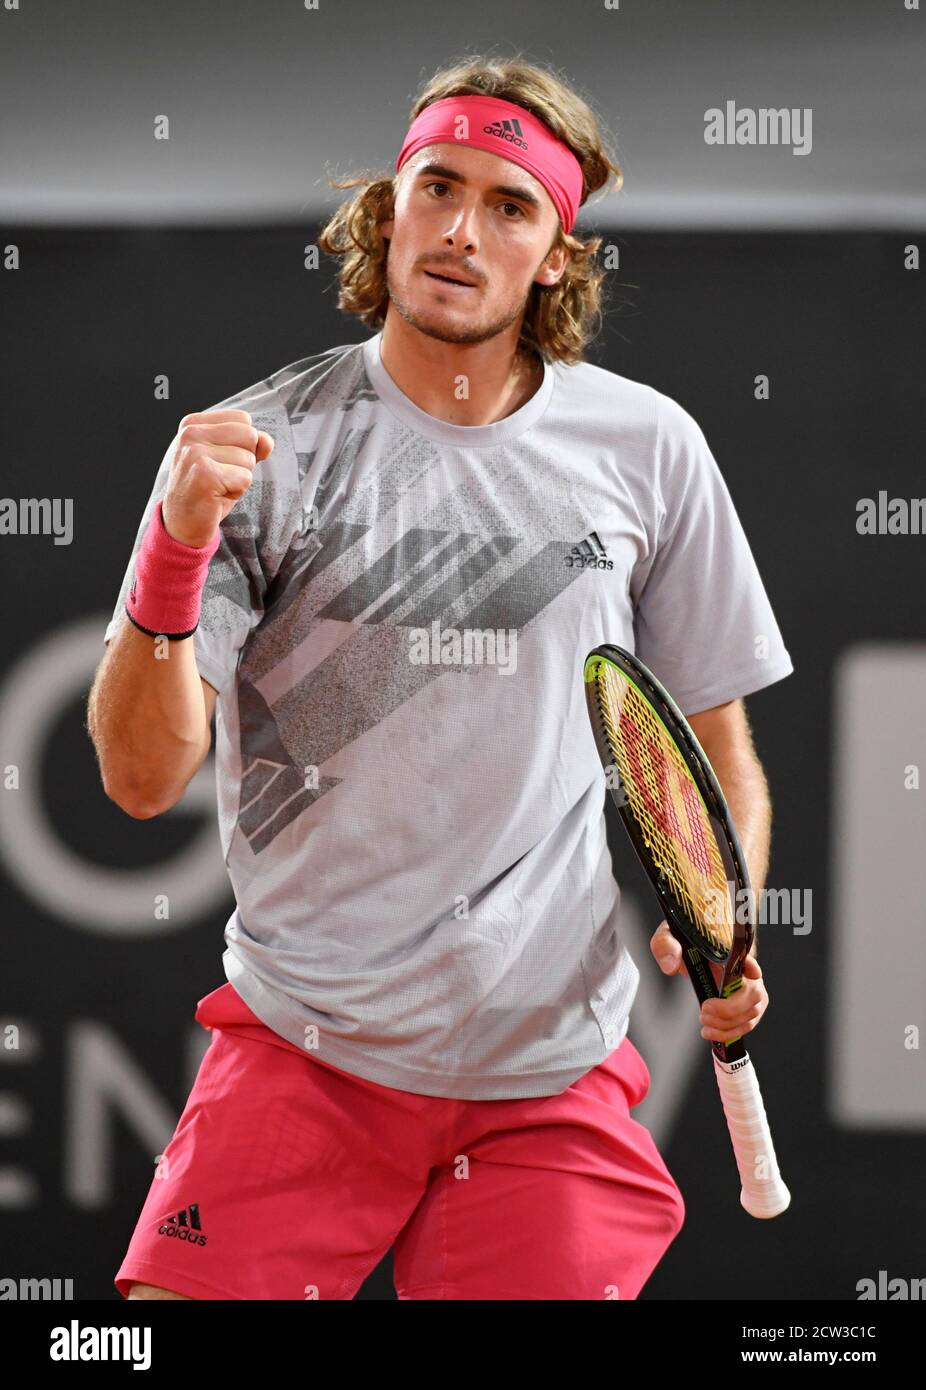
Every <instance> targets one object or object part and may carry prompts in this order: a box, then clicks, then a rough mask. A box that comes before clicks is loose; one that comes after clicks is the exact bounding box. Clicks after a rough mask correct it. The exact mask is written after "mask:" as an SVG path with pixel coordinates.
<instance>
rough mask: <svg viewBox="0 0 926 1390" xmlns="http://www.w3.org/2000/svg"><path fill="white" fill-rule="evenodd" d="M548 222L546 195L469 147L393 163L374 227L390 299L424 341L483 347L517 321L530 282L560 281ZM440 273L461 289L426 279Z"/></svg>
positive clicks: (562, 259)
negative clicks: (460, 282)
mask: <svg viewBox="0 0 926 1390" xmlns="http://www.w3.org/2000/svg"><path fill="white" fill-rule="evenodd" d="M558 226H559V219H558V216H557V213H556V208H555V207H554V206H553V202H552V200H551V198H550V195H549V194H548V193H547V191H546V189H545V188H544V186H543V184H542V183H540V182H539V181H538V180H537V179H535V178H534V177H533V175H531V174H529V173H528V172H527V170H526V169H522V168H521V166H520V165H519V164H513V163H512V162H511V160H508V159H502V158H500V157H499V156H498V155H495V154H489V152H488V151H487V150H477V149H473V148H472V146H469V145H460V144H457V143H438V144H434V145H427V146H425V148H424V149H421V150H419V151H418V152H417V153H416V154H414V155H413V156H412V158H411V159H410V160H409V161H408V162H407V163H406V164H404V165H403V166H402V169H401V172H400V174H399V177H398V186H397V190H396V195H395V208H394V213H393V217H392V218H390V220H389V221H388V222H383V223H382V224H381V228H380V230H381V231H382V234H383V236H384V237H385V238H386V239H387V240H388V242H389V250H388V255H387V257H386V283H387V287H388V290H389V297H390V300H391V302H392V304H394V305H395V308H396V310H397V312H398V313H399V314H401V316H402V318H403V319H405V320H406V322H407V323H409V324H411V325H412V327H413V328H417V329H419V330H420V332H422V333H425V334H427V335H428V336H429V337H432V338H439V339H441V340H442V341H443V342H448V343H480V342H484V341H485V340H486V339H488V338H493V337H495V336H496V334H498V333H500V332H501V331H502V330H503V329H505V328H507V327H508V326H509V325H510V324H512V323H515V322H518V323H520V319H521V317H522V316H523V314H524V310H525V308H526V306H527V300H528V296H529V294H530V289H531V285H532V284H533V283H534V281H535V280H538V281H540V282H541V283H543V284H555V283H556V281H557V280H558V279H559V278H560V276H561V274H562V271H563V269H564V267H565V263H566V258H567V255H568V253H567V252H565V251H553V252H551V251H550V248H551V245H552V243H553V240H554V238H555V236H556V232H557V228H558ZM548 253H549V259H547V256H548ZM425 267H427V270H426V269H425ZM428 271H431V272H433V273H432V274H429V273H428ZM441 272H443V273H445V274H447V275H450V276H456V277H459V278H461V279H464V280H468V281H469V282H470V287H468V288H461V287H456V286H454V285H448V284H447V283H446V282H445V281H443V280H440V279H436V278H434V276H435V274H439V273H441Z"/></svg>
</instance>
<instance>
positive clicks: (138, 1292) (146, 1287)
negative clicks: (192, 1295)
mask: <svg viewBox="0 0 926 1390" xmlns="http://www.w3.org/2000/svg"><path fill="white" fill-rule="evenodd" d="M188 1297H189V1295H188V1294H185V1293H172V1292H171V1290H170V1289H159V1288H158V1287H157V1285H156V1284H133V1285H132V1287H131V1288H130V1289H129V1298H188Z"/></svg>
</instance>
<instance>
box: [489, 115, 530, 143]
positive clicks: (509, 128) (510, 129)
mask: <svg viewBox="0 0 926 1390" xmlns="http://www.w3.org/2000/svg"><path fill="white" fill-rule="evenodd" d="M482 128H483V130H484V131H485V133H486V135H497V136H498V138H499V140H507V141H508V143H509V144H511V145H517V147H518V149H520V150H526V149H527V141H526V140H525V139H524V135H523V133H522V131H521V122H520V121H519V120H518V119H517V117H516V116H513V117H512V118H511V120H510V121H493V122H492V124H491V125H484V126H483V127H482Z"/></svg>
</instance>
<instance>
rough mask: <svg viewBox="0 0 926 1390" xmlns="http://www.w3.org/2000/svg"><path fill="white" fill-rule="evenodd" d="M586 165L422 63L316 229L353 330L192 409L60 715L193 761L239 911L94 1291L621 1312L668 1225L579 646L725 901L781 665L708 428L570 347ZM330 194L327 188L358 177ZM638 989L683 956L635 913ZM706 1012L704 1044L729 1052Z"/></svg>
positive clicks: (584, 316) (147, 797)
mask: <svg viewBox="0 0 926 1390" xmlns="http://www.w3.org/2000/svg"><path fill="white" fill-rule="evenodd" d="M612 175H616V177H617V180H618V183H617V186H618V187H619V186H620V182H621V178H622V176H621V172H620V169H619V168H618V166H617V164H616V163H615V162H614V160H613V159H612V158H611V157H610V155H609V154H608V153H607V151H606V149H605V147H604V142H603V137H602V133H601V128H600V126H599V123H598V121H597V119H596V117H595V115H594V114H593V112H592V110H591V109H590V107H589V106H588V105H587V103H586V102H585V101H584V100H583V99H582V98H581V97H580V96H579V95H578V94H577V93H576V92H575V91H574V90H572V89H571V88H570V87H569V85H568V84H567V83H566V82H564V81H563V80H562V79H561V78H560V76H559V75H558V74H557V73H555V72H553V71H552V70H548V69H546V68H542V67H538V66H535V65H531V64H528V63H526V62H524V61H522V60H521V58H520V56H517V57H515V58H513V59H510V60H500V59H495V58H493V59H484V58H480V57H475V58H473V57H469V58H467V60H466V61H464V62H462V63H460V64H457V65H453V66H451V67H450V68H448V69H445V70H444V71H442V72H440V73H438V74H437V75H436V76H435V77H434V78H433V79H432V80H431V81H430V82H429V83H428V85H427V86H426V88H425V89H424V91H423V92H422V94H421V95H420V97H419V98H418V100H417V101H416V102H415V105H414V108H413V111H412V120H411V124H410V127H409V129H408V131H407V134H406V136H405V139H404V141H403V143H402V146H401V149H400V152H399V155H398V158H397V161H396V172H395V175H394V176H393V175H389V176H386V177H380V178H366V177H363V178H359V179H353V180H347V181H344V182H343V183H340V184H337V185H336V186H338V187H352V188H355V189H356V191H355V192H354V193H353V194H352V195H351V198H350V200H349V201H347V202H345V203H344V204H343V205H342V206H341V207H340V208H339V209H338V210H337V212H336V213H335V215H334V216H333V218H332V219H331V221H330V222H329V224H328V226H327V227H326V228H325V229H324V232H323V233H322V235H321V238H320V244H321V246H322V247H323V249H324V250H325V251H326V252H328V253H329V254H332V255H334V256H336V257H339V258H340V262H341V264H340V270H339V283H340V299H339V306H340V307H341V308H342V309H343V310H344V311H346V312H347V313H348V314H353V315H356V316H358V317H359V318H360V319H361V320H362V322H363V323H364V324H365V325H366V326H367V328H368V329H370V330H372V332H371V333H370V334H368V335H367V336H365V337H364V338H363V340H362V341H361V342H358V343H350V344H345V345H341V346H337V347H331V348H328V349H327V350H326V351H323V352H319V353H315V354H313V355H312V356H310V357H306V358H304V359H302V360H300V361H297V362H294V363H292V364H291V365H290V366H286V367H283V368H281V369H280V370H278V371H275V372H274V373H273V374H272V375H270V376H269V377H267V378H266V379H264V380H261V381H260V382H258V383H257V384H256V385H254V386H251V387H248V388H247V389H246V390H243V391H240V392H238V393H237V394H236V395H234V396H231V397H229V398H228V399H227V400H225V401H222V402H220V403H218V404H217V405H216V406H214V407H212V408H211V409H210V410H209V411H206V412H203V413H197V414H192V415H188V416H186V417H185V418H184V420H182V421H181V422H180V428H179V429H178V432H177V434H176V435H175V437H174V438H173V439H172V440H171V443H170V445H169V447H168V449H167V451H166V453H165V455H164V458H163V462H162V463H161V466H160V469H159V471H158V473H157V476H156V478H155V482H154V488H153V491H152V493H151V496H150V499H149V502H148V505H147V507H146V509H145V512H144V515H143V518H142V522H141V525H140V528H139V531H138V535H137V537H136V541H135V546H134V549H133V552H132V556H131V558H130V561H129V565H128V568H127V570H126V575H125V580H124V582H123V585H122V590H121V592H120V594H119V599H118V602H117V605H116V609H115V612H114V614H113V618H112V621H111V622H110V624H109V625H108V627H107V629H106V633H105V640H106V641H107V642H108V643H109V648H108V650H107V652H106V654H105V655H104V658H103V660H102V662H101V664H100V670H99V672H98V673H97V679H96V681H95V683H94V689H93V691H92V693H91V702H90V721H89V722H90V729H91V733H92V736H93V738H94V743H95V746H96V748H97V752H98V755H99V761H100V768H101V774H102V779H103V783H104V786H105V789H106V791H107V794H108V795H109V796H110V797H112V798H113V799H114V800H115V801H116V802H117V803H118V804H119V805H120V806H121V807H122V808H123V809H124V810H125V811H126V812H127V813H128V814H129V815H131V816H134V817H138V818H147V817H151V816H156V815H159V814H161V813H162V812H164V811H165V810H167V809H168V808H169V807H171V806H173V805H175V804H176V803H177V802H178V801H179V800H180V799H181V797H182V796H183V793H184V789H185V788H186V786H187V784H188V782H189V780H190V778H191V777H192V776H193V774H194V773H195V772H196V771H197V769H198V768H199V766H200V765H201V763H202V762H203V760H204V759H205V757H206V755H207V752H208V750H209V747H210V741H211V739H210V728H211V719H212V714H213V709H215V711H216V713H217V719H216V776H217V791H218V817H219V828H220V834H221V842H222V849H223V852H224V854H225V858H226V863H227V866H228V872H229V876H230V879H231V883H232V886H233V889H234V894H235V898H236V904H237V905H236V907H235V910H234V911H233V913H232V914H231V917H230V919H229V921H228V924H227V926H226V929H225V944H226V950H225V953H224V956H223V964H224V970H225V976H226V983H225V984H223V985H222V986H221V987H220V988H218V989H216V990H214V991H213V992H212V993H210V994H208V995H206V997H205V998H203V999H202V1000H200V1001H199V1006H198V1009H197V1011H196V1015H195V1016H196V1018H197V1020H198V1021H199V1023H200V1024H201V1025H202V1026H203V1027H204V1028H206V1029H209V1030H211V1042H210V1045H209V1047H208V1048H207V1050H206V1053H205V1056H204V1058H203V1061H202V1064H201V1066H200V1069H199V1072H198V1076H197V1078H196V1081H195V1084H194V1086H193V1089H192V1091H191V1093H190V1095H189V1098H188V1100H187V1103H186V1106H185V1108H184V1110H183V1113H182V1115H181V1117H180V1120H179V1123H178V1125H177V1129H176V1131H175V1133H174V1135H173V1138H172V1139H171V1140H170V1142H169V1144H168V1145H167V1148H166V1150H165V1154H164V1156H163V1158H162V1160H161V1162H160V1163H159V1166H158V1171H157V1173H156V1175H155V1177H154V1179H153V1180H152V1182H151V1187H150V1190H149V1192H148V1195H147V1199H146V1200H145V1202H144V1205H143V1207H142V1209H141V1213H140V1216H139V1218H138V1222H137V1225H136V1227H135V1230H134V1233H133V1234H132V1237H131V1240H130V1242H129V1245H128V1249H127V1251H126V1254H125V1258H124V1259H123V1261H122V1264H121V1267H120V1268H119V1270H118V1272H117V1273H116V1276H115V1285H116V1288H117V1289H118V1290H119V1292H120V1293H121V1294H123V1295H124V1296H127V1297H130V1298H170V1297H173V1298H179V1297H186V1298H206V1299H210V1298H211V1299H306V1298H323V1299H350V1298H352V1297H353V1296H354V1294H355V1293H356V1291H357V1290H358V1288H359V1287H360V1285H361V1284H362V1283H363V1281H364V1279H365V1278H366V1277H367V1275H368V1274H369V1273H370V1272H371V1271H372V1270H373V1269H374V1268H375V1266H376V1265H377V1263H378V1262H379V1261H380V1260H381V1259H382V1258H383V1256H384V1255H385V1254H386V1253H387V1252H388V1251H389V1250H390V1249H392V1250H393V1252H394V1274H395V1285H396V1291H397V1294H398V1296H399V1297H400V1298H404V1299H502V1300H507V1299H608V1298H620V1299H634V1298H636V1297H637V1295H638V1294H639V1292H640V1289H641V1288H642V1287H643V1285H644V1284H645V1283H646V1281H647V1279H648V1278H649V1276H650V1275H651V1273H652V1271H653V1270H654V1268H655V1267H656V1265H657V1263H658V1262H659V1260H660V1259H661V1258H662V1256H663V1254H664V1253H665V1251H666V1249H667V1248H668V1247H669V1245H670V1244H671V1242H672V1241H673V1239H674V1238H675V1236H676V1234H677V1233H678V1231H679V1229H680V1227H681V1226H682V1222H683V1217H684V1204H683V1200H682V1195H681V1193H680V1191H679V1188H678V1186H677V1184H676V1182H675V1180H674V1179H673V1177H672V1175H671V1174H670V1173H669V1171H668V1169H667V1167H666V1164H665V1163H664V1161H663V1159H662V1157H661V1156H660V1154H659V1152H658V1150H657V1148H656V1145H655V1143H654V1141H653V1139H652V1137H651V1135H650V1134H649V1132H648V1131H647V1130H646V1129H645V1128H644V1127H643V1126H642V1125H641V1124H640V1123H639V1122H638V1121H636V1120H635V1119H634V1118H633V1116H632V1113H631V1112H632V1110H633V1107H634V1106H636V1105H637V1104H638V1103H639V1102H640V1101H641V1100H642V1099H643V1098H644V1096H645V1095H646V1093H647V1090H648V1087H649V1084H650V1075H649V1071H648V1068H647V1066H646V1063H645V1061H644V1059H643V1058H642V1057H641V1055H640V1053H639V1052H638V1051H637V1049H636V1048H635V1047H634V1045H633V1043H632V1042H631V1040H630V1038H629V1036H628V1023H629V1020H630V1011H631V1006H632V1004H633V1002H634V996H635V993H636V990H637V984H638V980H639V972H638V968H637V965H636V963H635V962H634V960H633V959H632V958H631V955H630V953H629V951H628V949H627V943H626V941H625V939H624V933H623V929H622V920H621V911H620V891H619V888H618V886H617V884H616V882H615V880H614V876H613V871H612V866H611V859H610V856H609V852H608V847H607V843H606V838H605V821H604V815H603V808H604V802H605V787H604V778H603V774H602V770H601V765H600V762H599V760H598V755H597V753H596V750H595V745H594V740H593V737H592V733H591V729H590V727H589V723H588V716H587V712H586V706H585V693H584V689H583V682H582V679H581V663H582V660H583V659H584V657H585V655H586V653H587V652H588V651H589V650H590V649H591V648H592V647H594V646H596V645H597V644H599V643H600V642H602V641H609V642H615V643H618V644H620V645H623V646H628V647H632V648H635V649H636V651H637V652H638V654H639V655H640V657H641V658H642V660H643V661H644V662H646V663H647V664H648V665H649V666H650V667H651V668H652V669H653V670H654V671H655V673H656V674H657V675H658V676H659V677H660V678H661V679H662V680H663V681H664V682H665V683H666V684H667V685H668V687H669V689H670V690H671V691H672V693H673V695H674V696H675V698H676V700H677V701H678V703H679V704H680V705H681V707H682V709H683V711H684V712H685V713H686V714H687V715H688V716H689V718H690V719H691V722H692V724H693V725H694V728H695V730H696V732H697V734H698V737H699V738H700V739H701V741H702V743H703V744H704V746H705V749H706V751H707V753H708V756H709V757H710V759H711V760H712V762H713V764H714V767H715V769H716V770H717V773H718V776H719V778H720V781H721V783H722V785H723V788H724V791H725V792H726V794H727V797H728V798H729V801H730V803H731V807H732V810H733V814H734V817H735V819H736V821H737V824H738V826H739V828H740V831H741V834H742V839H743V841H744V848H745V852H746V855H747V859H748V862H749V869H750V873H751V877H752V881H753V884H754V886H755V887H757V888H758V887H761V885H762V883H763V882H764V879H765V873H766V867H767V857H768V845H769V825H770V809H769V797H768V792H767V787H766V782H765V778H764V776H763V771H762V768H761V765H760V763H759V761H758V759H757V757H756V753H755V751H754V748H753V745H752V741H751V734H750V729H749V724H748V720H747V717H746V714H745V710H744V706H743V703H742V700H743V697H744V696H746V695H749V694H750V693H751V692H753V691H756V690H759V689H761V688H762V687H765V686H768V685H770V684H771V683H772V682H774V681H778V680H780V679H781V678H782V677H784V676H786V675H788V674H789V672H790V671H791V670H792V665H791V661H790V659H789V655H788V652H787V650H786V649H785V646H784V643H783V640H782V637H781V634H780V632H779V629H778V625H777V623H776V620H775V617H774V614H773V612H772V609H771V607H770V604H769V600H768V597H767V595H766V592H765V590H764V587H763V584H762V581H761V579H760V576H759V574H758V572H757V569H756V565H755V563H754V560H753V557H752V553H751V550H750V547H749V544H748V542H747V539H746V536H745V534H744V532H743V529H742V527H741V525H740V522H739V520H738V518H737V514H736V512H735V510H734V506H733V503H732V500H731V497H730V494H729V492H728V490H727V487H726V485H725V482H724V480H723V478H722V476H721V474H720V472H719V469H718V466H717V464H716V462H715V460H714V458H713V457H712V454H711V452H710V450H709V448H708V445H707V443H706V440H705V437H704V434H703V433H702V431H701V430H700V428H699V427H698V425H697V424H696V423H695V421H694V420H693V419H692V417H691V416H690V415H689V414H688V413H687V412H686V411H685V410H684V409H683V407H682V406H680V405H679V404H677V403H676V402H675V401H673V400H672V399H671V398H669V397H667V396H665V395H663V394H661V393H660V392H659V391H657V390H655V389H653V388H652V387H650V386H648V385H643V384H641V383H639V382H636V381H632V380H629V379H627V378H625V377H622V376H619V375H616V374H615V373H613V372H610V371H606V370H604V369H603V368H600V367H596V366H593V365H591V364H590V363H588V362H586V361H585V360H584V358H583V351H584V349H585V348H586V346H587V344H588V342H589V341H590V340H591V338H592V337H593V335H594V332H595V331H597V330H596V327H595V324H596V320H597V319H599V318H600V309H601V293H602V282H603V279H604V271H603V270H602V269H601V268H600V267H599V266H598V265H597V264H596V262H595V253H596V252H597V250H598V249H599V247H600V245H601V239H600V238H588V239H585V238H583V237H581V236H579V235H577V234H576V233H575V230H574V228H575V219H576V215H577V212H578V210H579V208H580V206H581V205H582V204H583V203H584V202H585V201H586V199H587V198H588V197H589V195H590V194H591V193H593V192H595V191H597V190H599V189H600V188H602V187H603V186H604V185H605V184H606V182H607V181H608V180H609V179H610V178H611V176H612ZM358 185H359V186H358ZM652 950H653V952H654V954H655V955H656V956H657V958H658V959H659V960H660V962H661V964H662V968H663V969H664V970H666V971H667V972H669V973H672V972H674V971H676V970H678V969H679V967H680V950H679V948H678V946H677V944H676V942H675V941H674V939H673V938H672V937H671V935H670V934H669V933H668V929H667V927H666V926H665V924H663V925H661V926H660V928H659V929H658V930H657V932H656V934H655V936H654V937H653V940H652ZM746 976H747V978H746V983H745V986H744V987H743V988H742V990H741V991H740V992H739V993H738V994H737V995H736V996H735V997H733V998H731V999H729V1000H726V1001H714V1002H712V1003H710V1004H707V1005H706V1006H705V1009H704V1012H703V1015H702V1025H703V1036H704V1037H707V1038H732V1037H735V1036H737V1035H739V1034H743V1033H747V1032H749V1031H750V1030H751V1029H752V1028H754V1027H755V1026H756V1024H757V1023H758V1021H759V1019H760V1018H761V1017H762V1014H763V1012H764V1010H765V1008H766V1006H767V1003H768V995H767V993H766V990H765V986H764V983H763V980H762V972H761V969H760V967H759V965H758V963H757V962H756V961H755V960H754V959H751V960H750V961H749V963H748V967H747V970H746Z"/></svg>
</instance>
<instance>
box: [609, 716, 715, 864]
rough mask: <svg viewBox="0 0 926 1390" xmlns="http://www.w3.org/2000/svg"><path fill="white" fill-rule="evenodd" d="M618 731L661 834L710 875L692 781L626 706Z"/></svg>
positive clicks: (641, 792) (706, 841)
mask: <svg viewBox="0 0 926 1390" xmlns="http://www.w3.org/2000/svg"><path fill="white" fill-rule="evenodd" d="M621 733H622V735H623V739H624V748H625V749H626V752H627V758H628V761H629V762H630V764H631V767H632V769H633V784H634V786H635V788H636V791H637V794H638V795H639V797H640V798H641V800H642V801H643V804H644V806H645V807H646V810H647V812H648V813H649V815H650V816H651V817H652V819H653V821H654V822H655V823H656V825H657V826H658V827H659V829H660V830H661V831H662V833H663V835H665V837H666V838H667V839H669V840H671V841H672V842H673V843H674V844H676V845H678V846H679V847H680V848H681V849H682V850H683V851H684V853H685V857H686V858H687V860H688V862H689V864H691V866H692V867H693V868H695V869H697V870H698V872H699V873H702V874H704V876H705V877H710V874H711V870H712V868H713V863H712V860H711V854H710V850H709V848H708V840H707V837H706V835H705V833H704V821H703V810H702V807H701V800H700V797H699V796H698V790H697V788H696V787H695V785H694V783H693V782H691V780H690V779H689V778H687V777H683V776H681V774H680V773H679V772H678V770H677V768H675V767H673V766H672V764H671V763H670V762H669V759H668V758H667V757H666V755H665V753H664V752H663V750H662V749H661V748H660V747H659V745H658V744H657V743H656V742H654V741H653V740H652V739H649V738H646V736H645V735H644V733H643V730H642V729H641V728H640V726H639V724H637V722H636V720H635V719H634V718H633V716H632V715H631V714H630V713H629V711H628V710H627V709H625V710H624V713H623V715H622V717H621ZM644 763H645V766H644ZM673 783H674V787H675V790H676V791H677V792H678V794H679V798H680V799H681V801H682V804H683V806H684V808H685V819H686V820H687V822H688V829H689V831H690V833H689V834H688V835H686V834H685V833H684V831H683V830H682V826H681V822H680V820H679V817H678V811H677V798H676V797H675V796H673V795H672V789H673ZM651 787H652V788H654V789H656V788H658V790H659V795H658V797H654V796H653V794H652V792H651V791H650V788H651Z"/></svg>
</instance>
